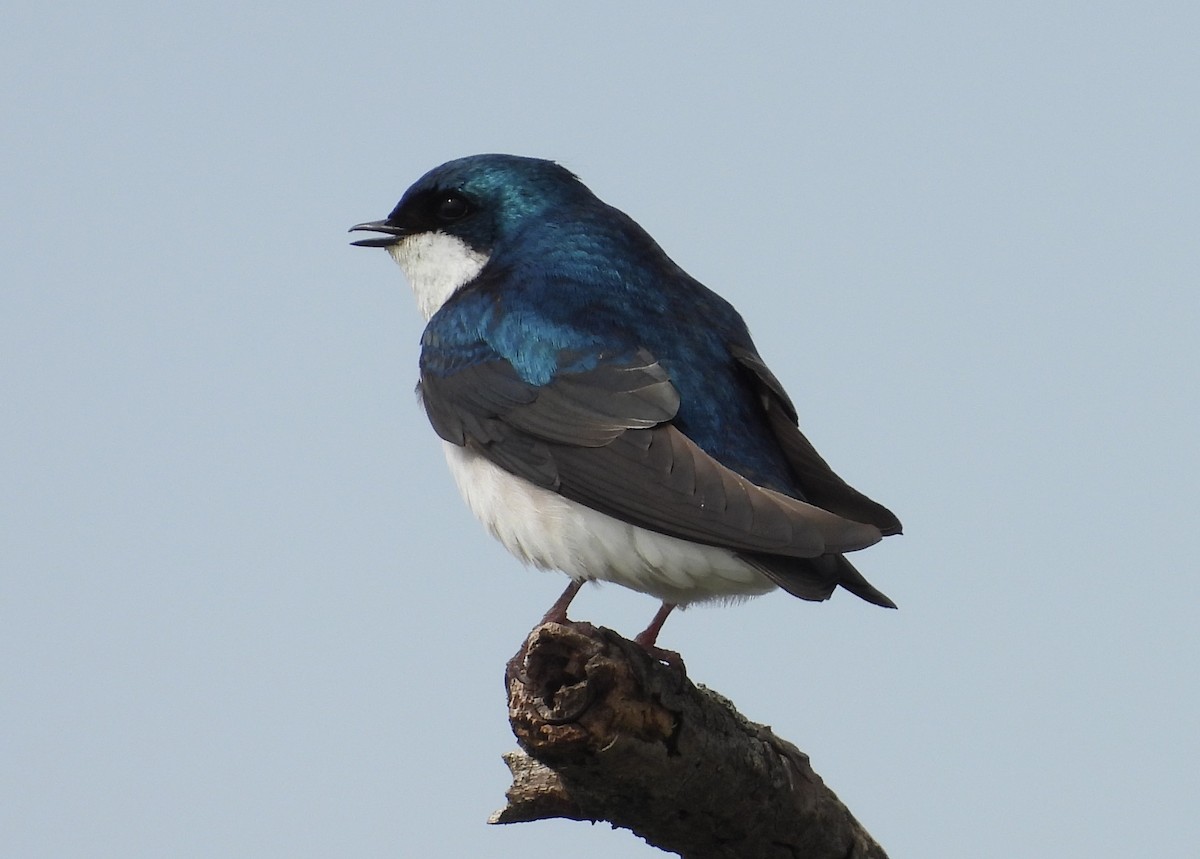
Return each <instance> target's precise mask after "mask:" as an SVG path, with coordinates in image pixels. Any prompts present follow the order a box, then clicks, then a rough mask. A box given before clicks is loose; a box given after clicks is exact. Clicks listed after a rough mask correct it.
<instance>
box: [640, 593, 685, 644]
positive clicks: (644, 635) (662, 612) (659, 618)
mask: <svg viewBox="0 0 1200 859" xmlns="http://www.w3.org/2000/svg"><path fill="white" fill-rule="evenodd" d="M674 608H675V604H674V603H669V602H665V603H663V604H662V605H661V606H659V607H658V613H657V614H656V615H654V620H652V621H650V625H649V626H648V627H646V628H645V629H644V630H642V631H641V632H640V633H638V636H637V638H635V639H634V641H636V642H637V643H638V644H640V645H641V646H642V647H644V648H645V649H646V650H653V649H654V643H655V642H656V641H658V634H659V633H660V632H661V631H662V625H663V624H664V623H666V620H667V615H669V614H670V613H671V611H672V610H673V609H674Z"/></svg>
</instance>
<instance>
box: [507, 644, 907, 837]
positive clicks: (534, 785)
mask: <svg viewBox="0 0 1200 859" xmlns="http://www.w3.org/2000/svg"><path fill="white" fill-rule="evenodd" d="M505 680H506V683H507V686H508V696H509V697H508V706H509V721H510V722H511V724H512V728H513V733H514V734H515V735H516V738H517V742H518V743H519V744H520V745H521V748H522V749H524V752H511V753H509V754H508V755H506V756H505V762H506V763H507V764H508V766H509V769H510V770H512V775H513V784H512V786H511V787H510V788H509V790H508V792H507V799H508V806H507V807H506V808H504V809H502V810H501V811H498V812H496V813H495V814H494V815H493V816H492V818H491V821H490V822H492V823H517V822H525V821H532V820H543V819H546V818H551V817H564V818H568V819H571V820H592V821H596V820H605V821H608V822H610V823H612V824H613V825H614V826H618V827H622V828H625V829H629V830H631V831H632V832H634V833H635V834H636V835H639V836H641V837H642V838H644V839H645V840H646V841H647V842H649V843H650V844H652V845H654V846H656V847H659V848H661V849H662V850H666V851H669V852H673V853H678V854H679V855H680V856H683V857H685V859H727V857H736V859H754V857H781V859H799V857H804V859H887V855H886V854H885V853H884V852H883V848H881V847H880V846H879V845H878V844H876V843H875V841H874V840H873V839H872V838H871V836H870V835H868V834H867V832H866V830H865V829H863V827H862V825H861V824H859V822H858V821H857V820H855V819H854V817H853V815H851V814H850V812H849V810H848V809H847V808H846V807H845V806H844V805H842V803H841V801H840V800H838V798H837V796H836V795H834V793H833V791H831V790H830V789H829V788H827V787H826V786H825V783H824V782H822V781H821V778H820V776H818V775H817V774H816V773H815V772H813V770H812V767H811V766H810V765H809V761H808V756H807V755H806V754H804V753H803V752H801V751H800V750H799V749H797V748H796V747H795V746H793V745H792V744H791V743H789V742H787V741H786V740H783V739H780V738H779V737H776V736H775V735H774V733H772V732H771V729H770V728H768V727H765V726H763V725H757V724H755V723H753V722H750V721H749V720H747V719H745V718H744V717H743V716H742V715H741V714H739V713H738V712H737V711H736V710H735V709H734V708H733V705H732V704H731V703H730V702H729V701H727V700H726V699H724V698H722V697H721V696H720V695H718V694H717V693H715V692H713V691H711V690H708V689H705V688H703V687H697V686H694V685H693V684H692V683H691V682H690V681H689V680H688V679H687V677H686V676H685V674H684V672H683V670H682V668H681V667H669V666H667V665H663V664H662V663H659V662H656V661H655V660H653V659H651V658H650V657H649V656H648V655H647V654H646V652H645V651H644V650H643V649H642V648H640V647H639V646H638V645H636V644H634V643H633V642H631V641H628V640H626V639H624V638H621V637H620V636H619V635H617V634H616V633H614V632H612V631H611V630H608V629H598V628H596V627H593V626H591V625H590V624H584V623H575V624H572V625H570V626H565V625H561V624H556V623H546V624H542V625H541V626H539V627H537V628H536V629H534V630H533V631H532V632H531V633H530V634H529V637H528V638H527V639H526V641H525V644H524V645H523V646H522V648H521V650H520V651H519V652H518V653H517V655H516V656H514V657H513V659H512V660H511V661H510V662H509V664H508V670H507V671H506V673H505Z"/></svg>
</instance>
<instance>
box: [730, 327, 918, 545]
mask: <svg viewBox="0 0 1200 859" xmlns="http://www.w3.org/2000/svg"><path fill="white" fill-rule="evenodd" d="M729 351H730V354H732V355H733V357H734V358H735V359H736V360H737V362H738V363H739V364H741V365H742V366H743V367H744V368H746V369H747V370H748V371H749V376H750V377H751V379H752V381H753V383H754V384H755V385H756V386H757V387H758V391H759V397H760V398H761V400H762V404H763V408H764V409H765V410H766V413H767V421H768V422H769V424H770V426H771V430H772V431H773V432H774V434H775V439H776V440H777V441H778V442H779V446H780V447H781V448H782V449H783V452H784V455H785V456H786V457H787V460H788V464H789V465H790V466H791V467H792V472H793V473H794V474H795V475H796V480H797V481H798V482H799V484H800V488H801V490H802V491H803V492H804V497H805V498H806V499H808V500H809V501H810V502H812V503H813V504H815V505H817V506H818V507H822V508H824V509H826V510H829V511H830V512H832V513H836V514H837V515H839V516H844V517H845V518H847V519H852V520H853V521H855V522H867V523H870V524H871V525H874V526H875V527H876V528H878V529H879V531H880V532H881V533H882V534H883V535H884V536H889V535H891V534H899V533H900V528H901V526H900V520H899V519H897V518H896V515H895V514H894V513H892V511H891V510H888V509H887V508H886V507H884V506H883V505H882V504H879V503H878V502H875V501H872V500H871V499H870V498H868V497H867V496H865V495H863V494H862V493H861V492H859V491H858V490H857V489H855V488H854V487H852V486H850V484H848V483H846V481H844V480H842V479H841V478H840V477H838V476H837V475H836V474H835V473H834V471H833V469H832V468H830V467H829V464H828V463H827V462H825V460H824V459H822V458H821V455H820V454H819V453H817V451H816V448H814V447H813V446H812V444H811V443H810V442H809V440H808V439H807V438H805V437H804V434H803V433H802V432H800V428H799V426H797V415H796V407H795V406H793V405H792V401H791V400H790V399H789V398H788V395H787V393H786V392H785V391H784V390H783V385H781V384H780V383H779V380H778V379H777V378H775V374H774V373H772V372H771V371H770V369H769V368H768V367H767V365H766V364H764V363H763V360H762V358H760V357H759V356H758V355H757V354H756V353H755V352H753V351H752V350H750V349H743V348H741V347H739V346H732V347H730V350H729Z"/></svg>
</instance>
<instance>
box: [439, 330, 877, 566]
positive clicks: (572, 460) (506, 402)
mask: <svg viewBox="0 0 1200 859" xmlns="http://www.w3.org/2000/svg"><path fill="white" fill-rule="evenodd" d="M454 357H455V356H453V355H440V356H439V355H438V354H437V350H431V349H429V348H428V347H427V350H426V353H425V354H424V355H423V356H422V372H421V395H422V399H423V401H424V403H425V407H426V411H427V413H428V415H429V419H430V421H431V422H432V424H433V426H434V429H436V430H437V432H438V434H439V435H440V436H441V437H442V438H443V439H445V440H446V441H449V442H451V443H453V444H457V445H468V446H471V447H473V448H475V449H477V450H479V451H480V452H481V453H482V454H483V455H484V456H485V457H487V458H488V459H489V460H491V461H492V462H494V463H495V464H496V465H498V466H500V467H501V468H504V469H505V470H507V471H509V472H510V473H512V474H515V475H518V476H519V477H522V478H524V479H526V480H528V481H530V482H532V483H534V484H536V485H538V486H542V487H545V488H546V489H550V490H552V491H554V492H558V493H559V494H561V495H563V496H564V497H566V498H569V499H571V500H572V501H577V502H579V503H580V504H584V505H586V506H588V507H591V508H593V509H595V510H599V511H600V512H603V513H606V514H608V515H610V516H613V517H615V518H617V519H620V520H622V521H625V522H629V523H630V524H633V525H637V526H640V527H643V528H647V529H650V530H653V531H657V532H660V533H663V534H668V535H671V536H674V537H680V538H682V539H685V540H691V541H693V542H697V543H705V544H708V545H714V546H724V547H727V548H730V549H734V550H736V551H739V552H746V553H762V554H764V555H786V556H790V557H795V558H810V557H816V556H819V555H823V554H825V553H830V552H848V551H852V550H854V549H861V548H865V547H866V546H869V545H871V544H873V543H876V542H878V541H879V539H880V536H881V535H880V531H879V529H878V528H876V527H875V526H874V525H871V524H864V523H860V522H856V521H851V520H848V519H845V518H843V517H841V516H838V515H835V514H833V513H830V512H829V511H826V510H823V509H821V508H819V507H816V506H814V505H812V504H806V503H804V502H802V501H798V500H796V499H794V498H791V497H789V496H786V495H783V494H781V493H778V492H774V491H772V490H770V489H765V488H763V487H760V486H757V485H755V484H753V483H751V482H750V481H749V480H747V479H746V478H744V477H742V476H741V475H739V474H737V473H735V472H733V471H731V470H730V469H728V468H726V467H725V466H723V465H721V464H720V463H719V462H717V461H716V460H715V459H713V458H712V457H711V456H709V455H708V454H707V453H705V452H704V451H703V450H701V449H700V448H699V447H698V446H697V445H696V444H695V443H694V442H693V441H692V440H691V439H689V438H688V437H687V436H685V435H684V434H683V433H681V432H680V431H679V430H678V429H676V428H675V427H674V426H673V425H672V424H671V423H670V421H671V419H672V418H673V417H674V416H675V413H676V411H677V410H678V408H679V395H678V392H677V391H676V390H675V387H674V386H673V385H672V384H671V382H670V379H669V378H668V376H667V373H666V371H665V370H664V369H663V367H662V366H661V365H660V364H659V363H658V362H657V361H656V360H655V359H654V356H653V355H651V354H650V353H649V352H647V351H646V350H644V349H639V350H636V351H633V352H625V353H621V354H612V355H601V356H600V357H599V359H595V360H583V356H582V355H580V354H572V353H569V352H565V351H564V352H563V353H561V354H560V356H559V361H558V366H559V367H560V368H567V369H559V371H558V372H557V373H555V374H554V375H553V376H552V377H551V378H550V379H549V381H548V382H547V383H546V384H543V385H534V384H531V383H529V382H526V381H524V380H523V379H522V378H521V377H520V375H519V374H518V373H517V371H516V370H515V369H514V368H513V366H512V365H511V364H510V363H509V362H508V361H507V360H505V359H504V358H502V357H500V356H499V355H497V354H496V353H494V352H493V353H491V355H490V356H487V357H483V356H481V355H480V354H479V353H476V354H475V355H473V356H472V359H471V360H469V361H465V362H464V361H461V360H454Z"/></svg>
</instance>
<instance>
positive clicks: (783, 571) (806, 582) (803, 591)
mask: <svg viewBox="0 0 1200 859" xmlns="http://www.w3.org/2000/svg"><path fill="white" fill-rule="evenodd" d="M741 557H742V558H744V559H745V560H746V561H747V562H749V563H750V564H752V565H753V566H754V567H755V568H756V569H758V570H759V571H760V572H761V573H762V574H763V575H765V576H766V577H767V578H768V579H770V580H771V581H773V582H774V583H775V584H777V585H779V587H780V588H782V589H783V590H785V591H787V592H788V593H789V594H791V595H792V596H797V597H800V599H804V600H813V601H820V600H827V599H829V597H830V596H832V595H833V592H834V590H835V589H836V588H837V587H838V585H841V586H842V587H843V588H845V589H846V590H848V591H850V593H852V594H854V595H855V596H856V597H859V598H861V599H864V600H866V601H867V602H869V603H874V604H875V605H877V606H883V607H884V608H895V607H896V604H895V603H894V602H892V600H891V599H889V598H888V596H887V594H885V593H883V592H882V591H880V590H879V589H878V588H876V587H875V586H874V585H872V584H871V583H870V582H868V581H867V580H866V578H864V577H863V574H862V573H860V572H859V571H858V570H857V569H855V568H854V565H853V564H851V563H850V562H849V561H847V560H846V558H845V556H844V555H821V556H820V557H817V558H788V557H783V556H781V555H752V554H742V555H741Z"/></svg>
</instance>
